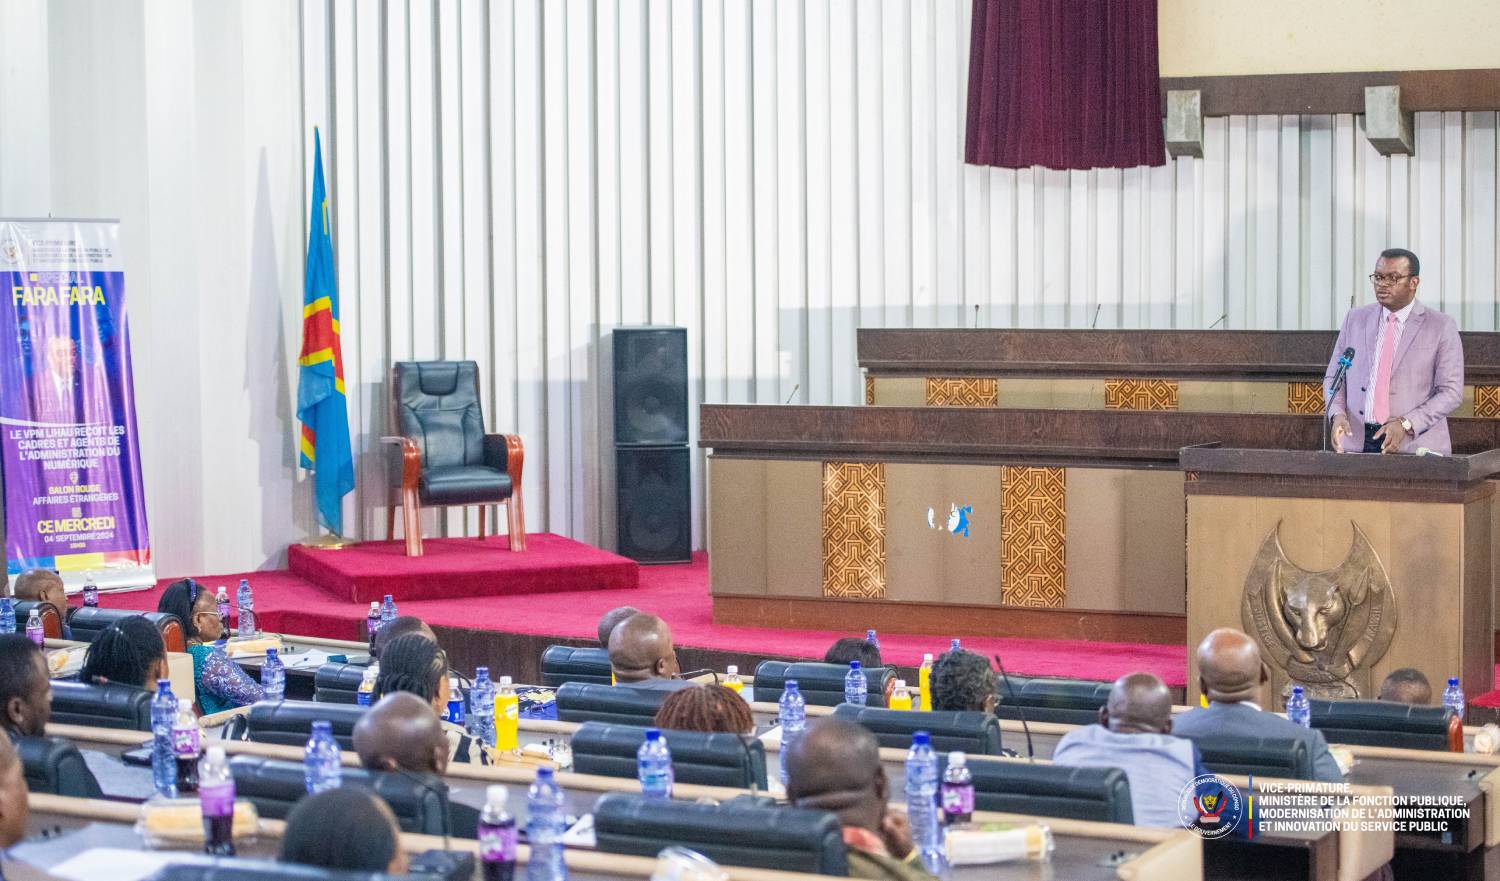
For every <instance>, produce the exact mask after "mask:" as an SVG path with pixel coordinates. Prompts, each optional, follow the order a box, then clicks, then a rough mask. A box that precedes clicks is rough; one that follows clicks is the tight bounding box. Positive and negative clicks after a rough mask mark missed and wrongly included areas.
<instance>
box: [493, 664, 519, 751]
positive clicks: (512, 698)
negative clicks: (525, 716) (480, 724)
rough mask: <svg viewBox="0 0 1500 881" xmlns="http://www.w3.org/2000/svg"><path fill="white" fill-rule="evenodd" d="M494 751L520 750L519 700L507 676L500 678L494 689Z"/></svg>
mask: <svg viewBox="0 0 1500 881" xmlns="http://www.w3.org/2000/svg"><path fill="white" fill-rule="evenodd" d="M494 701H495V711H494V712H495V749H497V750H500V751H502V752H520V750H521V739H520V738H521V730H520V729H521V698H520V696H519V695H517V694H516V687H515V686H514V685H512V684H511V682H510V677H509V676H501V677H500V686H499V687H498V688H496V689H495V697H494Z"/></svg>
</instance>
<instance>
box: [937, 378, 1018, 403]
mask: <svg viewBox="0 0 1500 881" xmlns="http://www.w3.org/2000/svg"><path fill="white" fill-rule="evenodd" d="M927 406H929V407H998V406H1000V383H999V380H997V379H995V378H994V377H957V378H949V377H941V376H929V377H927Z"/></svg>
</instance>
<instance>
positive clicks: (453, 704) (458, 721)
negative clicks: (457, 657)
mask: <svg viewBox="0 0 1500 881" xmlns="http://www.w3.org/2000/svg"><path fill="white" fill-rule="evenodd" d="M445 718H446V719H447V720H448V721H449V722H452V723H453V724H454V725H457V726H459V727H460V728H462V727H463V724H464V691H463V689H462V688H459V687H458V677H457V676H449V677H448V715H447V716H446V717H445ZM518 727H519V726H518Z"/></svg>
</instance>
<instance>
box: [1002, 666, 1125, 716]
mask: <svg viewBox="0 0 1500 881" xmlns="http://www.w3.org/2000/svg"><path fill="white" fill-rule="evenodd" d="M1113 685H1114V683H1111V682H1096V681H1094V680H1091V679H1041V678H1038V679H1028V678H1025V677H1022V676H1012V677H1010V685H1009V686H1007V685H1006V683H1005V680H1004V679H1003V678H1002V679H1001V680H1000V701H999V703H998V705H997V706H996V707H995V715H997V716H999V717H1000V718H1002V719H1019V718H1021V715H1022V714H1023V713H1024V714H1025V716H1026V721H1027V722H1061V723H1063V724H1065V725H1092V724H1093V723H1095V722H1098V721H1099V708H1100V707H1102V706H1104V705H1105V704H1106V703H1108V702H1109V690H1110V688H1112V687H1113ZM1018 706H1019V709H1017V707H1018Z"/></svg>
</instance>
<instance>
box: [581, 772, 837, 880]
mask: <svg viewBox="0 0 1500 881" xmlns="http://www.w3.org/2000/svg"><path fill="white" fill-rule="evenodd" d="M594 835H595V837H596V839H597V841H598V847H599V850H602V851H605V852H607V853H624V854H635V855H636V856H646V857H654V856H656V855H657V854H658V853H660V852H661V850H662V848H666V847H671V846H673V845H681V846H683V847H688V848H692V849H693V850H696V851H698V852H699V853H701V854H703V855H704V856H706V857H708V858H709V859H711V860H713V861H715V862H717V863H719V864H721V865H729V866H751V867H755V868H761V869H781V870H783V871H787V872H817V873H821V874H824V875H840V876H844V875H848V874H849V861H848V855H847V852H846V850H845V848H844V830H843V826H842V825H841V824H840V823H839V820H838V817H836V816H834V815H833V814H830V813H828V812H826V811H811V810H805V809H803V808H785V807H767V806H764V805H760V804H740V803H736V802H735V801H729V802H725V803H724V804H717V805H702V804H694V803H691V802H685V801H667V800H662V799H647V798H645V797H643V796H640V795H635V794H627V793H623V792H612V793H609V794H608V795H606V796H604V797H603V798H601V799H599V801H598V802H597V803H596V804H595V805H594Z"/></svg>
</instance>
